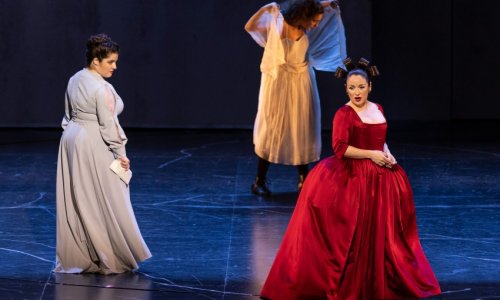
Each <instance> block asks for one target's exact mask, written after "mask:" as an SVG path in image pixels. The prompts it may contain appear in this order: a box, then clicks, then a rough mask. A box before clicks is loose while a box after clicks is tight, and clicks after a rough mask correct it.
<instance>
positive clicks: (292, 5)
mask: <svg viewBox="0 0 500 300" xmlns="http://www.w3.org/2000/svg"><path fill="white" fill-rule="evenodd" d="M280 7H281V13H282V14H283V17H284V18H285V21H286V22H287V23H288V24H290V25H293V26H296V25H298V23H299V22H300V21H302V20H306V21H307V20H312V19H313V18H314V16H316V15H317V14H322V13H324V12H325V9H324V8H323V6H322V5H321V2H320V1H319V0H288V1H286V2H283V3H281V5H280Z"/></svg>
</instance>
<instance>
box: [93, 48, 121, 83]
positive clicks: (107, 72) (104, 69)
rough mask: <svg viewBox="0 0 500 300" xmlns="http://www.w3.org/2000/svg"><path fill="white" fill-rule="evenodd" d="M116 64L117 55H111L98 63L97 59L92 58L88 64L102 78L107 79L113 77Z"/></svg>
mask: <svg viewBox="0 0 500 300" xmlns="http://www.w3.org/2000/svg"><path fill="white" fill-rule="evenodd" d="M117 62H118V53H111V54H109V55H108V57H106V58H104V59H103V60H101V61H99V59H97V58H94V60H93V61H92V63H91V64H90V68H91V69H92V70H94V71H96V72H97V73H99V75H101V76H102V77H104V78H109V77H111V76H113V72H114V71H115V70H116V68H117V66H116V63H117Z"/></svg>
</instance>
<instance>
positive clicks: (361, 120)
mask: <svg viewBox="0 0 500 300" xmlns="http://www.w3.org/2000/svg"><path fill="white" fill-rule="evenodd" d="M344 105H345V106H347V107H349V108H350V109H351V110H352V111H353V112H354V114H355V115H356V117H357V118H358V120H359V121H360V122H361V123H363V124H364V125H384V124H387V120H385V121H384V122H382V123H366V122H363V119H361V117H360V116H359V115H358V112H357V111H355V110H354V108H352V107H351V106H350V105H348V104H344ZM375 105H376V104H375ZM377 109H378V110H379V111H380V108H379V107H378V105H377ZM380 112H381V113H382V111H380ZM382 116H384V114H383V113H382ZM384 119H385V116H384Z"/></svg>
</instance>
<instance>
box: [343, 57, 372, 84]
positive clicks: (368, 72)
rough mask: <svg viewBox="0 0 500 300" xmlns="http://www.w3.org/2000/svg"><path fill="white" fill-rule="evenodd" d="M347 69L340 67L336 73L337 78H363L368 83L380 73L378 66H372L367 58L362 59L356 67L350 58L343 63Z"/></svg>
mask: <svg viewBox="0 0 500 300" xmlns="http://www.w3.org/2000/svg"><path fill="white" fill-rule="evenodd" d="M343 63H344V66H345V69H343V68H341V67H338V68H337V70H336V71H335V77H337V78H342V79H347V78H349V77H351V76H352V75H360V76H363V77H364V78H365V79H366V81H368V82H370V79H371V78H372V77H375V76H379V75H380V72H379V70H378V68H377V66H373V65H372V66H370V62H369V61H368V60H367V59H365V58H363V57H362V58H360V59H359V61H358V63H357V64H356V65H355V64H354V63H353V62H352V60H351V58H350V57H348V58H346V59H344V61H343Z"/></svg>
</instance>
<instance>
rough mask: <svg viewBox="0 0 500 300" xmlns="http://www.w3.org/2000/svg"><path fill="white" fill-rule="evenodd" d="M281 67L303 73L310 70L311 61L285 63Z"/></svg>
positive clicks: (291, 71) (287, 70) (288, 70)
mask: <svg viewBox="0 0 500 300" xmlns="http://www.w3.org/2000/svg"><path fill="white" fill-rule="evenodd" d="M280 68H281V69H283V70H284V71H286V72H290V73H297V74H298V73H303V72H307V71H308V70H309V62H307V61H305V62H303V63H298V64H291V63H284V64H281V65H280Z"/></svg>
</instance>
